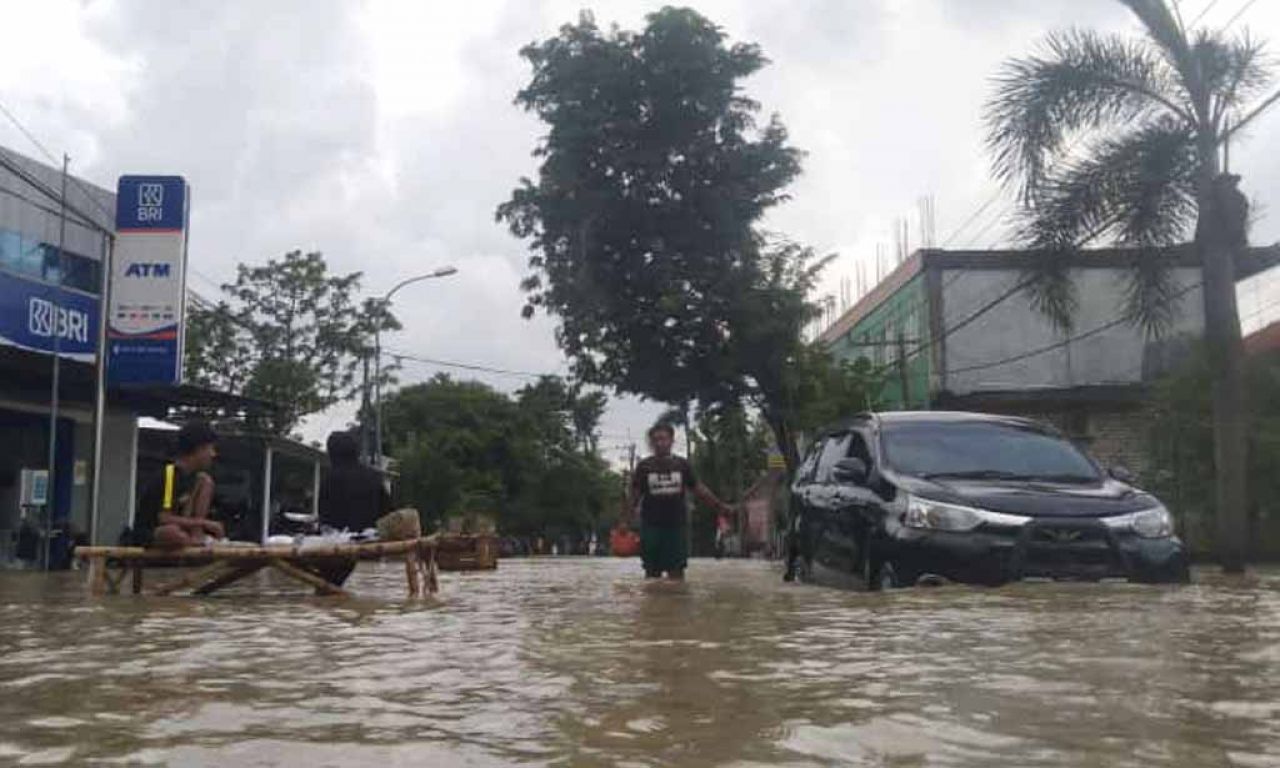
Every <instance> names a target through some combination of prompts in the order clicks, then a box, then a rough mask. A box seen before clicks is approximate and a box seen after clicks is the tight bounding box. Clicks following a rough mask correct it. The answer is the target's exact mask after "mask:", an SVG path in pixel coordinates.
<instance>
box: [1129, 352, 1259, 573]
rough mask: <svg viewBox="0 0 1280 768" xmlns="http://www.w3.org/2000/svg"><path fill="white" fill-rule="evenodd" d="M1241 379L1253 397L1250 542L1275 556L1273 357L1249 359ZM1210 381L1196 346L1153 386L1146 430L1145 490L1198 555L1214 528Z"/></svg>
mask: <svg viewBox="0 0 1280 768" xmlns="http://www.w3.org/2000/svg"><path fill="white" fill-rule="evenodd" d="M1248 376H1249V380H1250V392H1251V393H1252V395H1253V397H1252V400H1251V408H1250V411H1249V414H1248V418H1249V424H1250V451H1249V472H1248V482H1249V486H1250V492H1249V498H1250V499H1253V500H1254V506H1253V509H1252V510H1251V514H1250V517H1251V518H1252V521H1253V522H1252V527H1253V534H1252V536H1251V539H1252V540H1253V541H1254V543H1255V547H1259V548H1266V549H1267V550H1268V552H1267V554H1270V555H1273V556H1274V555H1276V554H1280V527H1277V526H1276V522H1277V521H1280V473H1277V472H1276V471H1275V467H1277V466H1280V356H1275V355H1271V356H1267V357H1257V358H1253V359H1251V360H1250V361H1249V368H1248ZM1211 380H1212V372H1211V370H1210V365H1209V359H1208V356H1207V355H1206V354H1204V350H1203V349H1202V350H1200V351H1199V353H1198V354H1196V355H1195V356H1193V357H1192V359H1191V360H1190V361H1189V362H1188V363H1187V365H1186V366H1185V368H1184V369H1183V370H1182V371H1180V372H1179V373H1178V374H1177V375H1175V376H1170V377H1168V378H1166V379H1165V380H1164V381H1162V382H1161V383H1160V384H1159V386H1158V387H1157V389H1156V392H1155V396H1154V397H1153V398H1152V412H1151V417H1152V418H1151V423H1150V427H1149V434H1148V438H1149V440H1148V442H1149V449H1150V455H1151V461H1152V465H1151V468H1150V472H1149V476H1148V478H1147V479H1148V480H1149V484H1150V486H1151V490H1152V492H1154V493H1156V494H1157V495H1158V496H1160V498H1161V499H1162V500H1163V501H1164V502H1165V503H1166V504H1168V506H1169V508H1170V509H1171V510H1172V511H1173V513H1174V515H1175V517H1177V519H1178V524H1179V525H1178V528H1179V530H1180V531H1181V532H1182V535H1183V536H1184V537H1186V538H1187V539H1188V540H1189V542H1190V543H1191V545H1192V547H1193V548H1194V549H1196V550H1197V551H1200V552H1204V551H1205V550H1206V549H1208V548H1210V547H1211V546H1212V545H1213V530H1214V515H1213V510H1214V507H1215V502H1214V485H1213V484H1214V477H1215V467H1214V452H1213V407H1212V403H1211V401H1210V390H1211V387H1210V382H1211ZM1267 525H1271V526H1272V527H1271V528H1270V529H1269V530H1268V529H1267V527H1266V526H1267ZM1268 534H1269V535H1268Z"/></svg>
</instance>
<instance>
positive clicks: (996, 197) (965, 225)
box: [942, 189, 1002, 248]
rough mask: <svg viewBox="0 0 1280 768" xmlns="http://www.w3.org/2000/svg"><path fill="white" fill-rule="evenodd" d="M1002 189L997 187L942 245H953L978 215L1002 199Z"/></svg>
mask: <svg viewBox="0 0 1280 768" xmlns="http://www.w3.org/2000/svg"><path fill="white" fill-rule="evenodd" d="M1001 191H1002V190H999V189H997V190H996V192H995V194H993V195H992V196H991V197H989V198H987V202H985V203H983V204H982V206H981V207H980V208H978V210H976V211H974V212H973V215H971V216H970V217H969V218H967V219H965V220H964V223H963V224H961V225H960V226H958V227H956V228H955V229H954V230H953V231H952V232H951V236H950V237H948V238H947V239H946V240H945V241H943V243H942V247H943V248H946V247H947V246H948V245H951V243H952V241H954V240H955V239H956V238H957V237H959V236H960V233H961V232H963V231H965V229H967V228H968V227H969V225H970V224H972V223H973V222H974V221H975V220H977V219H978V217H980V216H982V214H983V213H985V212H986V210H987V209H988V208H990V207H991V206H992V205H994V204H995V202H996V201H997V200H999V199H1000V194H1001Z"/></svg>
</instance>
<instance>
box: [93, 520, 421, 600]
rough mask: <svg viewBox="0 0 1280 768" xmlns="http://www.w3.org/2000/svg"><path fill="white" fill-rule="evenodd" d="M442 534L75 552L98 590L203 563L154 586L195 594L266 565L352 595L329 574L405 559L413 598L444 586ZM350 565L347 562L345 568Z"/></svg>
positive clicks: (135, 586)
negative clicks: (296, 543)
mask: <svg viewBox="0 0 1280 768" xmlns="http://www.w3.org/2000/svg"><path fill="white" fill-rule="evenodd" d="M440 542H441V537H440V536H438V535H436V536H426V537H423V538H419V539H411V540H408V541H377V542H370V543H367V544H317V545H311V546H302V547H296V546H209V547H187V548H185V549H158V548H150V547H77V548H76V552H75V555H76V557H77V558H79V559H81V560H83V561H86V562H87V563H88V565H89V589H90V591H91V592H92V593H93V594H95V595H105V594H119V593H120V591H121V587H122V585H123V584H124V581H125V577H127V576H128V577H131V580H130V588H131V591H132V592H133V594H135V595H138V594H142V592H143V571H145V570H146V569H147V568H158V567H166V566H171V565H178V566H188V567H193V566H203V567H200V568H198V569H197V570H195V571H193V572H191V573H188V574H186V575H184V576H183V577H182V578H180V579H177V580H175V581H172V582H169V583H167V584H162V585H160V586H159V587H157V588H155V589H154V590H153V591H152V594H156V595H169V594H173V593H174V592H181V591H184V590H190V592H191V593H192V594H194V595H210V594H213V593H214V592H216V591H218V590H220V589H223V588H224V587H228V586H230V585H232V584H234V583H236V582H237V581H240V580H241V579H243V578H245V577H247V576H250V575H252V574H254V573H257V572H258V571H260V570H262V569H264V568H270V569H272V570H275V571H276V572H278V573H282V574H284V575H285V576H287V577H289V578H290V579H293V580H294V581H297V582H300V583H302V584H305V585H306V586H308V587H311V588H313V589H315V590H316V592H317V593H318V594H324V595H346V594H349V593H348V592H347V591H346V590H345V589H343V588H342V585H341V584H340V583H335V580H334V579H333V577H331V576H329V575H328V574H329V573H332V572H334V571H338V572H344V573H345V572H349V571H350V566H351V565H353V564H354V563H357V562H359V561H361V560H381V559H384V558H403V559H404V564H405V577H406V581H407V583H408V590H409V596H410V597H418V596H420V595H421V594H422V591H423V588H424V587H425V588H426V590H427V591H428V592H430V593H431V594H435V593H436V592H437V591H438V590H439V578H438V574H439V568H438V566H437V563H436V553H437V551H438V549H439V547H440ZM344 566H345V567H344Z"/></svg>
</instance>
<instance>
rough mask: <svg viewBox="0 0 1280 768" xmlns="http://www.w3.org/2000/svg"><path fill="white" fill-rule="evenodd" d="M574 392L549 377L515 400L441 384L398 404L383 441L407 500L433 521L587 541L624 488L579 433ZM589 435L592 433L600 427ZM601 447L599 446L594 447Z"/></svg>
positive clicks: (473, 386) (447, 381)
mask: <svg viewBox="0 0 1280 768" xmlns="http://www.w3.org/2000/svg"><path fill="white" fill-rule="evenodd" d="M575 397H578V398H579V399H588V400H593V401H594V400H595V398H594V397H592V396H591V395H590V394H588V395H585V396H583V395H575V394H574V387H571V386H568V385H566V384H565V382H564V381H563V380H561V379H558V378H555V377H544V378H542V379H540V380H539V381H538V382H536V383H535V384H532V385H530V386H528V387H525V388H523V389H522V390H520V392H518V393H517V395H516V396H515V397H514V398H512V397H510V396H508V395H506V394H503V393H501V392H498V391H496V390H494V389H491V388H490V387H488V386H486V385H484V384H482V383H480V382H473V381H455V380H453V379H451V378H449V377H448V376H444V375H441V376H437V377H435V378H433V379H431V380H430V381H428V382H425V383H423V384H415V385H413V386H410V387H405V388H404V389H402V390H400V391H398V392H396V393H394V394H393V395H391V396H390V397H389V398H388V399H387V401H386V402H385V404H384V410H385V414H386V424H387V431H386V440H387V446H388V449H389V451H390V452H391V454H392V455H394V456H395V457H396V458H397V460H398V461H399V464H400V468H401V477H402V480H401V484H400V494H401V497H402V500H403V501H404V502H405V503H407V504H409V505H411V506H414V507H416V508H418V509H419V510H421V511H422V512H423V513H424V514H425V515H427V517H428V519H432V518H436V517H439V518H444V517H450V516H455V515H466V514H471V513H476V512H482V513H486V514H489V515H492V516H493V517H494V519H495V520H496V521H497V522H498V524H499V526H500V527H501V528H502V530H503V531H505V532H507V533H515V534H544V535H546V534H551V533H580V532H583V531H585V530H588V529H591V528H593V527H594V526H595V524H596V523H598V522H599V521H601V520H602V519H603V518H604V517H605V516H607V515H609V514H612V513H613V511H614V510H615V509H616V507H617V504H616V499H617V498H618V494H619V487H620V486H619V483H618V479H617V477H616V475H614V474H613V473H612V472H611V471H609V468H608V466H607V465H606V464H605V462H604V461H603V460H602V459H600V457H599V456H597V455H596V454H595V453H586V452H583V451H581V450H579V448H580V446H581V444H582V442H583V441H584V440H585V439H586V438H584V437H582V436H580V435H579V433H578V432H577V431H576V429H575V425H574V424H573V419H572V412H573V399H574V398H575ZM582 426H583V428H584V429H585V430H586V432H587V433H589V434H594V432H595V430H596V424H595V422H594V421H592V422H590V423H585V424H583V425H582ZM593 439H594V438H593Z"/></svg>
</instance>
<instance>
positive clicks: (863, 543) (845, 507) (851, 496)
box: [828, 430, 879, 574]
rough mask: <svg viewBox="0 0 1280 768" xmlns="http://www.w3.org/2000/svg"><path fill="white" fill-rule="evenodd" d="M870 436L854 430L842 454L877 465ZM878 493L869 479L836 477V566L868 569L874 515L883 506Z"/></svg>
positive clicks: (846, 569)
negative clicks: (871, 447) (880, 503)
mask: <svg viewBox="0 0 1280 768" xmlns="http://www.w3.org/2000/svg"><path fill="white" fill-rule="evenodd" d="M869 445H870V443H869V442H868V440H867V436H866V435H865V434H863V433H862V432H860V431H857V430H855V431H853V432H850V433H849V435H848V440H847V441H846V442H845V444H844V456H842V457H841V458H855V459H860V460H861V461H862V462H863V463H864V464H865V465H866V466H867V469H868V470H869V471H870V470H873V469H874V467H875V462H874V458H873V456H872V454H871V451H870V448H869ZM877 501H878V497H877V496H876V494H875V492H874V491H873V490H871V488H870V487H868V485H867V483H865V482H863V483H854V482H851V481H844V480H839V479H836V478H835V477H833V478H832V483H831V491H830V500H829V502H828V506H829V508H830V512H829V513H828V517H829V527H830V533H829V535H828V539H829V540H830V542H831V543H830V545H829V546H830V548H831V549H832V554H831V555H830V559H831V561H832V563H833V567H836V568H838V569H839V570H840V571H841V572H843V573H849V574H861V573H862V572H863V570H864V566H865V560H866V553H867V541H868V537H869V532H870V530H871V528H872V527H873V525H874V521H873V517H874V514H875V511H876V510H877V509H878V508H879V505H878V503H877Z"/></svg>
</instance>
